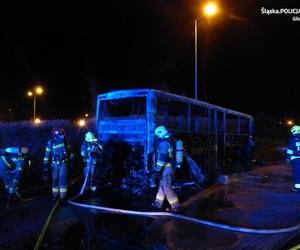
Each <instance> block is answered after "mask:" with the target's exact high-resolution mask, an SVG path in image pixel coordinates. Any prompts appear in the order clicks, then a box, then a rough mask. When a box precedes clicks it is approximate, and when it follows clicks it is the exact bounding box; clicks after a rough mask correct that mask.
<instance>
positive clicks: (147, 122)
mask: <svg viewBox="0 0 300 250" xmlns="http://www.w3.org/2000/svg"><path fill="white" fill-rule="evenodd" d="M96 116H97V117H96V123H97V124H96V126H97V131H98V134H99V136H100V137H101V139H102V140H103V142H104V144H105V146H106V147H105V148H106V153H105V155H106V166H108V168H109V169H107V171H108V172H110V174H112V175H114V176H119V178H117V179H118V180H119V181H120V184H121V185H123V186H124V187H128V188H129V189H132V190H133V191H134V190H136V192H140V186H142V187H144V188H146V187H148V186H149V178H148V177H149V172H151V170H152V167H153V164H154V162H155V152H156V142H155V136H154V130H155V128H156V127H157V126H159V125H164V126H166V127H167V128H168V130H170V131H171V132H172V134H173V135H174V137H175V138H178V139H180V140H182V141H183V142H184V149H185V151H186V152H187V153H188V154H189V155H190V156H191V157H192V158H193V159H194V160H195V161H196V162H197V163H198V164H199V165H200V166H201V168H202V171H203V172H204V174H205V175H206V176H207V177H208V178H211V177H215V176H217V175H219V174H221V173H223V172H224V171H228V170H230V168H231V166H232V165H233V164H234V162H235V161H236V160H238V157H239V154H240V152H241V148H242V147H243V145H244V144H246V142H247V140H248V138H249V136H251V135H252V134H253V130H254V128H253V118H252V116H250V115H247V114H244V113H240V112H237V111H233V110H230V109H226V108H222V107H219V106H216V105H213V104H209V103H206V102H202V101H198V100H194V99H191V98H188V97H184V96H179V95H175V94H171V93H167V92H163V91H158V90H153V89H132V90H116V91H112V92H109V93H105V94H100V95H98V99H97V114H96ZM134 192H135V191H134Z"/></svg>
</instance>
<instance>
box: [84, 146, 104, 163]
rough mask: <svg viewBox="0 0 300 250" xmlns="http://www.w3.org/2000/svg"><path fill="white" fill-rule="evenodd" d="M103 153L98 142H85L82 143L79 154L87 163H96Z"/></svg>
mask: <svg viewBox="0 0 300 250" xmlns="http://www.w3.org/2000/svg"><path fill="white" fill-rule="evenodd" d="M102 151H103V145H102V143H101V142H99V141H95V142H87V141H84V142H83V144H82V145H81V148H80V154H81V156H82V158H83V160H84V162H87V161H88V160H89V159H93V160H94V161H97V158H98V156H100V155H101V153H102Z"/></svg>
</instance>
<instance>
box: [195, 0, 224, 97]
mask: <svg viewBox="0 0 300 250" xmlns="http://www.w3.org/2000/svg"><path fill="white" fill-rule="evenodd" d="M217 12H218V6H217V5H216V4H215V3H213V2H208V3H206V4H205V5H204V6H203V15H205V16H207V17H212V16H214V15H215V14H217ZM201 16H202V15H201ZM201 16H200V17H201ZM197 44H198V19H197V18H195V99H196V100H198V55H197V54H198V52H197V51H198V45H197Z"/></svg>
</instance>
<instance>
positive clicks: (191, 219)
mask: <svg viewBox="0 0 300 250" xmlns="http://www.w3.org/2000/svg"><path fill="white" fill-rule="evenodd" d="M89 170H90V167H89V169H88V171H87V174H86V176H85V179H84V182H83V185H82V187H81V189H80V192H79V193H78V194H77V195H75V196H74V197H73V198H71V199H69V200H68V201H67V202H68V203H69V204H71V205H73V206H76V207H81V208H86V209H94V210H97V211H99V212H102V213H114V214H120V215H132V216H142V217H151V218H157V217H166V218H171V219H177V220H181V221H186V222H193V223H196V224H201V225H206V226H210V227H215V228H220V229H223V230H228V231H235V232H240V233H255V234H278V233H289V232H292V231H295V230H298V229H300V223H298V224H296V225H294V226H291V227H283V228H276V229H269V228H266V229H264V228H247V227H238V226H232V225H226V224H222V223H217V222H213V221H208V220H202V219H198V218H194V217H190V216H186V215H182V214H178V213H169V212H142V211H134V210H126V209H118V208H111V207H104V206H95V205H90V204H86V203H80V202H77V201H75V200H76V199H77V198H79V197H80V196H81V195H82V194H83V192H84V190H85V187H86V184H87V180H88V178H89V174H90V171H89ZM58 204H59V202H56V203H55V205H54V206H53V208H52V210H51V212H50V214H49V216H48V218H47V221H46V224H45V226H44V228H43V231H42V233H41V234H40V237H39V239H38V242H37V243H36V245H35V248H34V250H38V249H39V246H40V244H41V242H42V240H43V237H44V234H45V232H46V230H47V227H48V225H49V222H50V220H51V218H52V216H53V214H54V211H55V210H56V209H57V207H58Z"/></svg>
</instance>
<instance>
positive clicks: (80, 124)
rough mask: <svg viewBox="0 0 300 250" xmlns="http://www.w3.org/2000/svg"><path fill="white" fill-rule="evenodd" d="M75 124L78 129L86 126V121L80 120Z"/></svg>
mask: <svg viewBox="0 0 300 250" xmlns="http://www.w3.org/2000/svg"><path fill="white" fill-rule="evenodd" d="M77 124H78V126H79V127H84V126H85V124H86V121H85V120H84V119H80V120H78V122H77Z"/></svg>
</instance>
